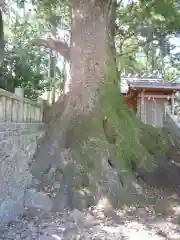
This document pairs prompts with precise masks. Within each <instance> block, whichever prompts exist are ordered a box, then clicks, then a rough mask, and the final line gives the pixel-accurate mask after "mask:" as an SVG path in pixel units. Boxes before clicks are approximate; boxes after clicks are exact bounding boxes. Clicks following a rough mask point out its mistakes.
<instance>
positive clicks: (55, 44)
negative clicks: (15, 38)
mask: <svg viewBox="0 0 180 240" xmlns="http://www.w3.org/2000/svg"><path fill="white" fill-rule="evenodd" d="M31 44H32V45H35V46H42V47H45V48H49V49H52V50H54V51H56V52H58V53H60V54H61V55H62V56H63V57H64V58H65V59H66V60H67V61H69V60H70V59H69V46H68V44H67V43H64V42H62V41H60V40H57V39H53V38H48V39H42V38H35V39H33V40H32V41H31Z"/></svg>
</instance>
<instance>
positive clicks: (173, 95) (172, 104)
mask: <svg viewBox="0 0 180 240" xmlns="http://www.w3.org/2000/svg"><path fill="white" fill-rule="evenodd" d="M174 99H175V93H174V92H173V93H172V98H171V114H172V115H174Z"/></svg>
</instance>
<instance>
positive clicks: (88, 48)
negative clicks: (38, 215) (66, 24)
mask: <svg viewBox="0 0 180 240" xmlns="http://www.w3.org/2000/svg"><path fill="white" fill-rule="evenodd" d="M102 2H103V3H102ZM108 6H109V5H108V1H107V2H106V1H101V0H97V1H90V0H73V1H72V8H73V16H72V41H71V48H70V62H71V81H70V85H69V92H68V94H67V95H66V97H65V98H64V101H63V104H62V102H61V103H59V105H58V104H56V108H58V107H59V111H60V109H61V111H62V112H61V114H59V115H58V116H57V115H56V117H57V118H56V119H54V120H53V122H52V124H51V125H50V127H49V131H47V134H46V136H45V138H44V139H43V140H42V142H41V145H40V148H39V149H37V152H36V164H35V168H34V174H35V175H36V177H38V176H40V173H39V171H41V172H43V171H45V169H46V168H47V167H49V164H52V165H58V166H61V168H63V167H62V164H63V162H64V161H65V160H64V159H67V158H68V159H69V162H71V163H72V162H73V166H74V167H72V166H71V167H70V169H71V170H70V171H71V173H70V174H69V173H67V174H65V175H66V177H67V178H68V179H69V176H70V175H71V177H72V179H73V180H72V181H73V184H75V182H76V183H77V182H78V180H77V181H76V180H75V179H76V178H78V177H77V175H78V174H79V173H80V172H81V170H80V169H82V168H81V167H82V166H83V168H86V167H87V168H89V165H91V170H90V173H91V174H93V173H94V172H96V173H97V174H96V176H98V177H97V181H100V180H101V177H100V176H101V175H103V174H104V172H103V171H104V169H103V168H102V166H101V163H102V162H101V160H102V159H101V158H102V157H104V154H105V152H106V150H107V149H106V148H107V145H106V143H105V145H103V138H105V135H104V132H103V128H102V119H103V118H102V117H103V111H101V110H102V109H101V107H102V106H101V103H100V101H99V95H98V91H99V90H101V89H102V88H103V84H104V77H105V74H106V72H107V68H109V67H110V66H109V65H110V64H112V65H113V67H114V66H115V62H114V57H113V54H110V52H111V51H110V45H109V39H110V38H109V33H110V32H111V31H109V26H110V25H109V22H108V14H109V11H108V9H107V7H108ZM60 104H62V105H63V107H62V106H60ZM94 118H95V119H96V120H97V121H96V122H95V123H96V124H95V125H93V124H92V122H93V121H94ZM98 119H99V121H98ZM84 125H86V127H85V128H84ZM92 126H94V129H93V127H92ZM81 128H82V129H83V130H81ZM88 128H89V129H90V130H88ZM82 131H83V132H82ZM82 136H83V137H82ZM90 137H91V140H89V138H90ZM96 137H98V138H99V139H100V140H99V142H98V141H97V142H96V144H95V145H93V146H94V147H93V149H92V146H86V147H84V146H85V143H86V142H88V141H89V142H90V144H92V142H93V141H94V140H92V139H94V138H96ZM101 137H102V141H101ZM105 141H106V140H105ZM89 142H88V143H89ZM96 145H102V146H96ZM97 147H99V151H100V152H99V153H98V156H97V155H96V156H95V157H94V155H93V154H94V153H95V152H96V148H97ZM101 150H102V152H101ZM84 151H85V153H84ZM67 152H68V154H67V155H68V157H67V155H66V153H67ZM71 154H72V155H71ZM83 154H84V155H83ZM83 156H84V158H83ZM80 158H83V160H82V161H80V160H79V159H80ZM88 159H90V161H88ZM65 165H66V166H67V165H68V164H65ZM65 165H64V166H65ZM80 165H81V167H78V166H80ZM64 169H65V167H64ZM63 171H65V170H63ZM68 171H69V170H68ZM77 172H78V173H77ZM84 174H85V175H88V173H87V172H86V169H84ZM86 177H87V176H86ZM80 178H81V181H80V182H81V183H80V185H81V186H82V185H83V184H84V183H83V182H84V178H83V177H82V176H81V177H80ZM91 179H93V177H92V178H91ZM93 181H94V184H95V191H98V192H99V188H98V187H97V185H98V183H97V182H96V180H95V178H94V179H93ZM68 182H69V180H68ZM77 184H78V183H77ZM97 189H98V190H97ZM91 190H92V189H91ZM67 202H68V200H67Z"/></svg>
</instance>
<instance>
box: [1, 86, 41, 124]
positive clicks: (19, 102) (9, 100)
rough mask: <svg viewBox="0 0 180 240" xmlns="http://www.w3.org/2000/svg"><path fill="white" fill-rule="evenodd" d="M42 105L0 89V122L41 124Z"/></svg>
mask: <svg viewBox="0 0 180 240" xmlns="http://www.w3.org/2000/svg"><path fill="white" fill-rule="evenodd" d="M42 117H43V105H41V104H39V103H37V102H35V101H32V100H30V99H27V98H23V97H22V98H21V97H19V96H17V95H15V94H14V93H11V92H8V91H5V90H4V89H0V122H42Z"/></svg>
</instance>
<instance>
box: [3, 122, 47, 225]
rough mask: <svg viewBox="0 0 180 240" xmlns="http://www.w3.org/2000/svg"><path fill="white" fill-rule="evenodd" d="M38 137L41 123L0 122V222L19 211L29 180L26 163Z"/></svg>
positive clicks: (5, 220) (29, 159)
mask: <svg viewBox="0 0 180 240" xmlns="http://www.w3.org/2000/svg"><path fill="white" fill-rule="evenodd" d="M42 134H43V125H42V124H41V123H13V122H9V123H8V122H1V123H0V223H3V222H7V221H9V220H12V219H13V218H14V217H16V216H17V215H18V214H20V213H21V212H22V210H23V207H24V194H25V190H26V188H27V186H28V185H29V184H31V180H32V176H31V174H30V172H29V169H28V163H29V161H31V160H32V156H33V154H34V152H35V150H36V142H37V139H38V138H39V137H41V136H42Z"/></svg>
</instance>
